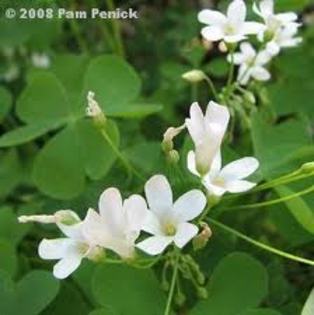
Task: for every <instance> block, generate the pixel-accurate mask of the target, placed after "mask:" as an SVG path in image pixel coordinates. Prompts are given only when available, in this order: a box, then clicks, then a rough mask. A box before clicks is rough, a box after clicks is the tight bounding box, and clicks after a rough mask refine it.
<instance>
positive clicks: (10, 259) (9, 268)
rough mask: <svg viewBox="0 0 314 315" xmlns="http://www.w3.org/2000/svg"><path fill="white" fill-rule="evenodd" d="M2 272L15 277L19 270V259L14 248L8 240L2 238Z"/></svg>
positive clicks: (0, 261) (0, 252)
mask: <svg viewBox="0 0 314 315" xmlns="http://www.w3.org/2000/svg"><path fill="white" fill-rule="evenodd" d="M0 257H1V259H0V270H2V271H5V272H7V273H8V274H9V275H10V276H14V274H15V272H16V269H17V257H16V252H15V248H14V246H13V245H12V244H11V242H9V241H8V240H5V239H2V238H0Z"/></svg>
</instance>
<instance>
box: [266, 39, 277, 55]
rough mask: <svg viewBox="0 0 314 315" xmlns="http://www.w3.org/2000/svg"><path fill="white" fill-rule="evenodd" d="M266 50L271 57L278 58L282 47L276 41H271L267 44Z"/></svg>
mask: <svg viewBox="0 0 314 315" xmlns="http://www.w3.org/2000/svg"><path fill="white" fill-rule="evenodd" d="M266 50H267V52H269V54H270V55H272V56H276V55H278V54H279V52H280V46H279V45H278V44H277V43H276V42H275V41H271V42H269V43H267V45H266Z"/></svg>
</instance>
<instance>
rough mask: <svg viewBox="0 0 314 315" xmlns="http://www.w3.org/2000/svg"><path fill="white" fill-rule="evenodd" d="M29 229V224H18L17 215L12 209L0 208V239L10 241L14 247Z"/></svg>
mask: <svg viewBox="0 0 314 315" xmlns="http://www.w3.org/2000/svg"><path fill="white" fill-rule="evenodd" d="M30 228H31V225H29V224H20V223H18V221H17V214H16V213H15V212H14V211H13V210H12V208H9V207H3V208H0V238H2V239H6V240H8V241H10V242H11V243H12V244H14V245H15V246H16V245H17V244H18V243H19V242H20V241H21V239H22V238H23V237H24V235H25V234H26V233H27V232H28V231H29V229H30Z"/></svg>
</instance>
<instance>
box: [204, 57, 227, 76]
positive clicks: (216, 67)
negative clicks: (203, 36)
mask: <svg viewBox="0 0 314 315" xmlns="http://www.w3.org/2000/svg"><path fill="white" fill-rule="evenodd" d="M228 70H229V64H228V62H227V61H226V58H216V59H214V60H213V61H212V62H210V64H209V65H208V71H209V72H210V73H211V74H213V75H214V76H216V77H225V76H227V75H228Z"/></svg>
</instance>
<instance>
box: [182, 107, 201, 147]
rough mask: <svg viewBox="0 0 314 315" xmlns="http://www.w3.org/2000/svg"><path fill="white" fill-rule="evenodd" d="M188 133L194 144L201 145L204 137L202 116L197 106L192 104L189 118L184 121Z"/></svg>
mask: <svg viewBox="0 0 314 315" xmlns="http://www.w3.org/2000/svg"><path fill="white" fill-rule="evenodd" d="M185 122H186V126H187V128H188V131H189V133H190V135H191V137H192V139H193V141H194V143H195V144H198V143H201V142H202V141H203V137H204V132H205V128H204V115H203V112H202V110H201V108H200V106H199V105H198V103H196V102H195V103H193V104H192V105H191V107H190V118H187V119H186V120H185Z"/></svg>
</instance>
